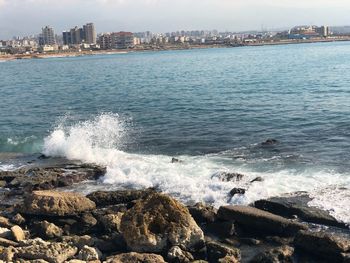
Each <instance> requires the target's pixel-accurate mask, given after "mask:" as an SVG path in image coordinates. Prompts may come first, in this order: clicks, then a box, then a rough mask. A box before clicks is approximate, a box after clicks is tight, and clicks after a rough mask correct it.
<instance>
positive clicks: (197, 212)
mask: <svg viewBox="0 0 350 263" xmlns="http://www.w3.org/2000/svg"><path fill="white" fill-rule="evenodd" d="M188 210H189V211H190V214H191V215H192V217H193V219H194V220H195V221H196V222H197V224H203V223H210V222H214V221H215V220H216V213H217V210H216V209H215V208H214V207H212V206H207V205H205V204H203V203H197V204H195V205H194V206H189V207H188Z"/></svg>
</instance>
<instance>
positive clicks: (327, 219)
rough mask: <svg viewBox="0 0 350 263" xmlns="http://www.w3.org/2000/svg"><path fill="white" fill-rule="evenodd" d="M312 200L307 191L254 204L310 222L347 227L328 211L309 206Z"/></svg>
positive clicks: (272, 211)
mask: <svg viewBox="0 0 350 263" xmlns="http://www.w3.org/2000/svg"><path fill="white" fill-rule="evenodd" d="M311 200H312V199H311V198H310V197H309V195H308V194H306V193H296V194H293V195H289V196H286V197H273V198H269V199H266V200H259V201H256V202H255V203H254V206H255V207H257V208H259V209H263V210H265V211H269V212H271V213H274V214H277V215H280V216H284V217H289V218H292V217H293V216H294V215H297V216H298V217H299V218H300V219H302V220H303V221H306V222H310V223H316V224H323V225H327V226H336V227H343V228H346V227H347V226H346V225H345V224H343V223H340V222H338V221H337V220H336V219H335V218H334V217H332V216H331V215H330V214H329V213H328V212H327V211H324V210H321V209H319V208H316V207H310V206H308V203H309V202H310V201H311Z"/></svg>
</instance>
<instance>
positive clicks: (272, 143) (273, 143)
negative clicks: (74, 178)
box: [261, 139, 279, 146]
mask: <svg viewBox="0 0 350 263" xmlns="http://www.w3.org/2000/svg"><path fill="white" fill-rule="evenodd" d="M278 143H279V141H278V140H276V139H267V140H266V141H264V142H262V143H261V145H262V146H272V145H276V144H278Z"/></svg>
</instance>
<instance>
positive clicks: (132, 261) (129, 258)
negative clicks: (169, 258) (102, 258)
mask: <svg viewBox="0 0 350 263" xmlns="http://www.w3.org/2000/svg"><path fill="white" fill-rule="evenodd" d="M156 262H157V263H165V261H164V259H163V257H162V256H160V255H156V254H145V253H143V254H140V253H135V252H131V253H124V254H119V255H116V256H113V257H111V258H108V259H107V261H106V263H156Z"/></svg>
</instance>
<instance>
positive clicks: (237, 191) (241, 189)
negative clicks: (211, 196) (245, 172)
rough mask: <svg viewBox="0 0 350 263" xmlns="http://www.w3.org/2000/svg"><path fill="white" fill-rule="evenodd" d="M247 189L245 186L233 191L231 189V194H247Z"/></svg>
mask: <svg viewBox="0 0 350 263" xmlns="http://www.w3.org/2000/svg"><path fill="white" fill-rule="evenodd" d="M245 191H246V190H245V189H243V188H233V189H232V190H231V191H230V196H234V195H236V194H239V195H244V194H245Z"/></svg>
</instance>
